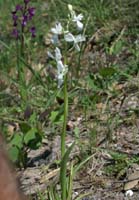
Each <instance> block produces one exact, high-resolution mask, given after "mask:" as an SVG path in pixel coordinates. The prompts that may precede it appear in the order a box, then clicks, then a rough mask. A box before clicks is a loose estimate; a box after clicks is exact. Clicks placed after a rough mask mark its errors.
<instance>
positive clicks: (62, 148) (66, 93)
mask: <svg viewBox="0 0 139 200" xmlns="http://www.w3.org/2000/svg"><path fill="white" fill-rule="evenodd" d="M67 116H68V91H67V74H66V75H65V78H64V122H63V129H62V134H61V157H62V158H63V156H64V154H65V149H66V145H65V137H66V126H67Z"/></svg>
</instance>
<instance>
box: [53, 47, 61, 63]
mask: <svg viewBox="0 0 139 200" xmlns="http://www.w3.org/2000/svg"><path fill="white" fill-rule="evenodd" d="M61 58H62V55H61V51H60V49H59V48H58V47H56V49H55V59H56V61H59V60H61Z"/></svg>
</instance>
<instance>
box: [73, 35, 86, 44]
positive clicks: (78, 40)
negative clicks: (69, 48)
mask: <svg viewBox="0 0 139 200" xmlns="http://www.w3.org/2000/svg"><path fill="white" fill-rule="evenodd" d="M84 41H85V37H84V36H83V35H77V36H76V37H75V42H76V43H78V42H84Z"/></svg>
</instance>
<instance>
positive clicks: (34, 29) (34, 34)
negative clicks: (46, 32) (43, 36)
mask: <svg viewBox="0 0 139 200" xmlns="http://www.w3.org/2000/svg"><path fill="white" fill-rule="evenodd" d="M29 31H30V32H31V36H32V37H36V28H35V27H34V26H32V27H31V28H30V30H29Z"/></svg>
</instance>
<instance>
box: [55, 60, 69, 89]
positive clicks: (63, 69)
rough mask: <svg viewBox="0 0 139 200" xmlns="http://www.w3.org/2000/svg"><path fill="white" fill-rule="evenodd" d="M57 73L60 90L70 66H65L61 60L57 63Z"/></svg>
mask: <svg viewBox="0 0 139 200" xmlns="http://www.w3.org/2000/svg"><path fill="white" fill-rule="evenodd" d="M57 71H58V73H57V79H58V88H60V87H61V85H62V83H63V81H64V76H65V74H66V73H67V72H68V66H67V65H64V64H63V63H62V61H61V60H59V61H57Z"/></svg>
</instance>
